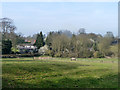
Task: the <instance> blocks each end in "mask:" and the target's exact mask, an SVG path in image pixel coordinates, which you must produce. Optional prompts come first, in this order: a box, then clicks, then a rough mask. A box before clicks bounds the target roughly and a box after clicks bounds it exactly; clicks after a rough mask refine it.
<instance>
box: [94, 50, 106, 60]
mask: <svg viewBox="0 0 120 90" xmlns="http://www.w3.org/2000/svg"><path fill="white" fill-rule="evenodd" d="M93 56H94V58H103V57H104V55H103V54H102V53H100V52H99V51H96V52H94V53H93Z"/></svg>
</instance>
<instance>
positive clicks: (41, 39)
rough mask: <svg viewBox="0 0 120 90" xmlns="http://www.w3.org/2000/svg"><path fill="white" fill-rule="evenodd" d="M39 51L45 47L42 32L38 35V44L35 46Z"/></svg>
mask: <svg viewBox="0 0 120 90" xmlns="http://www.w3.org/2000/svg"><path fill="white" fill-rule="evenodd" d="M34 45H35V46H36V47H37V48H38V49H39V48H40V47H42V46H44V38H43V34H42V32H40V34H38V35H37V39H36V42H35V44H34Z"/></svg>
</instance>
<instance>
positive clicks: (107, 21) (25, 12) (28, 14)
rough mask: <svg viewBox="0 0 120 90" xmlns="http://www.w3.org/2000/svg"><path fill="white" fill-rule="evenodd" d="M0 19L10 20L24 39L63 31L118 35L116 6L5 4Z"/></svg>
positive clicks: (72, 3)
mask: <svg viewBox="0 0 120 90" xmlns="http://www.w3.org/2000/svg"><path fill="white" fill-rule="evenodd" d="M2 15H3V17H8V18H11V19H13V20H14V24H15V25H16V27H17V31H16V32H21V33H23V34H24V35H26V36H28V35H33V34H35V33H38V32H40V31H43V33H47V32H49V31H57V30H65V29H67V30H70V31H71V32H75V33H76V32H77V31H78V30H79V28H85V29H86V32H87V33H90V32H93V33H96V34H102V35H104V34H105V33H106V32H107V31H111V32H113V34H114V35H115V36H117V35H118V3H117V2H71V3H70V2H35V3H34V2H8V3H7V2H4V3H2Z"/></svg>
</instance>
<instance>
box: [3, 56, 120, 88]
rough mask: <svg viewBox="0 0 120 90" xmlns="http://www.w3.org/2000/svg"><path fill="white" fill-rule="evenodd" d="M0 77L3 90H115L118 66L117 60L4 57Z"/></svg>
mask: <svg viewBox="0 0 120 90" xmlns="http://www.w3.org/2000/svg"><path fill="white" fill-rule="evenodd" d="M101 61H103V62H101ZM112 61H114V62H112ZM2 77H3V79H2V85H3V86H2V87H3V88H118V63H117V59H83V58H82V59H77V61H70V59H69V58H54V59H50V60H33V58H20V59H17V58H13V59H10V58H7V59H3V61H2Z"/></svg>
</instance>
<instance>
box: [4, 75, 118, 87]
mask: <svg viewBox="0 0 120 90" xmlns="http://www.w3.org/2000/svg"><path fill="white" fill-rule="evenodd" d="M117 77H118V75H117V74H108V75H105V76H102V77H100V78H93V77H85V78H79V79H74V78H69V77H63V78H61V79H57V80H52V79H51V80H46V79H44V80H38V81H36V82H35V81H34V80H33V81H34V82H35V83H33V82H32V81H30V82H29V83H25V82H24V81H20V80H19V81H18V80H12V79H10V78H3V80H2V82H3V88H118V81H117V79H118V78H117Z"/></svg>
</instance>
